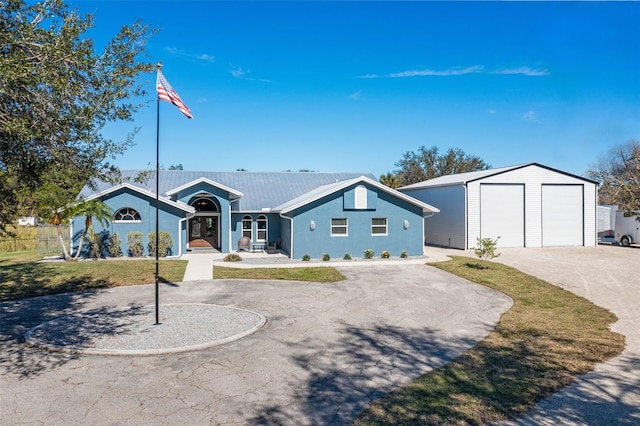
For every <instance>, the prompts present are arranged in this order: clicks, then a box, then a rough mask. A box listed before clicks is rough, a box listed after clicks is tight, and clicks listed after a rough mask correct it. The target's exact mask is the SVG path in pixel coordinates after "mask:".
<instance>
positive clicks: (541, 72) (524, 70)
mask: <svg viewBox="0 0 640 426" xmlns="http://www.w3.org/2000/svg"><path fill="white" fill-rule="evenodd" d="M491 74H520V75H528V76H531V77H542V76H545V75H549V74H550V72H549V70H546V69H543V68H529V67H519V68H507V69H504V70H499V71H494V72H492V73H491Z"/></svg>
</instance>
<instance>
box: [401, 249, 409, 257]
mask: <svg viewBox="0 0 640 426" xmlns="http://www.w3.org/2000/svg"><path fill="white" fill-rule="evenodd" d="M407 257H409V255H408V254H407V251H406V250H402V253H400V259H406V258H407Z"/></svg>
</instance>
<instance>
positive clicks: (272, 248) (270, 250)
mask: <svg viewBox="0 0 640 426" xmlns="http://www.w3.org/2000/svg"><path fill="white" fill-rule="evenodd" d="M281 242H282V238H280V237H278V238H276V239H275V241H269V242H267V254H274V253H276V252H277V251H278V250H279V249H280V243H281Z"/></svg>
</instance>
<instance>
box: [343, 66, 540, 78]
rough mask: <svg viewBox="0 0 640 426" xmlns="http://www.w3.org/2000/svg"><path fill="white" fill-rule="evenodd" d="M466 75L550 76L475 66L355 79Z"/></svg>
mask: <svg viewBox="0 0 640 426" xmlns="http://www.w3.org/2000/svg"><path fill="white" fill-rule="evenodd" d="M465 74H510V75H515V74H518V75H525V76H530V77H540V76H546V75H549V74H550V72H549V70H546V69H542V68H530V67H519V68H505V69H500V70H487V69H486V68H485V67H484V66H483V65H473V66H470V67H452V68H447V69H442V70H434V69H428V68H427V69H414V70H406V71H400V72H392V73H389V74H364V75H359V76H356V77H355V78H370V79H371V78H407V77H428V76H436V77H449V76H458V75H465Z"/></svg>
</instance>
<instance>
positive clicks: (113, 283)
mask: <svg viewBox="0 0 640 426" xmlns="http://www.w3.org/2000/svg"><path fill="white" fill-rule="evenodd" d="M41 259H42V256H39V255H38V254H37V252H35V251H30V252H17V253H3V254H1V255H0V301H6V300H15V299H23V298H26V297H35V296H45V295H50V294H59V293H67V292H73V291H80V290H88V289H96V288H109V287H117V286H125V285H137V284H149V283H153V282H155V260H149V259H142V260H108V261H106V260H101V261H81V262H77V261H71V262H50V263H35V262H36V261H37V260H41ZM186 267H187V261H185V260H160V277H161V279H162V281H165V282H167V281H168V282H175V281H182V278H183V277H184V271H185V269H186Z"/></svg>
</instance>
